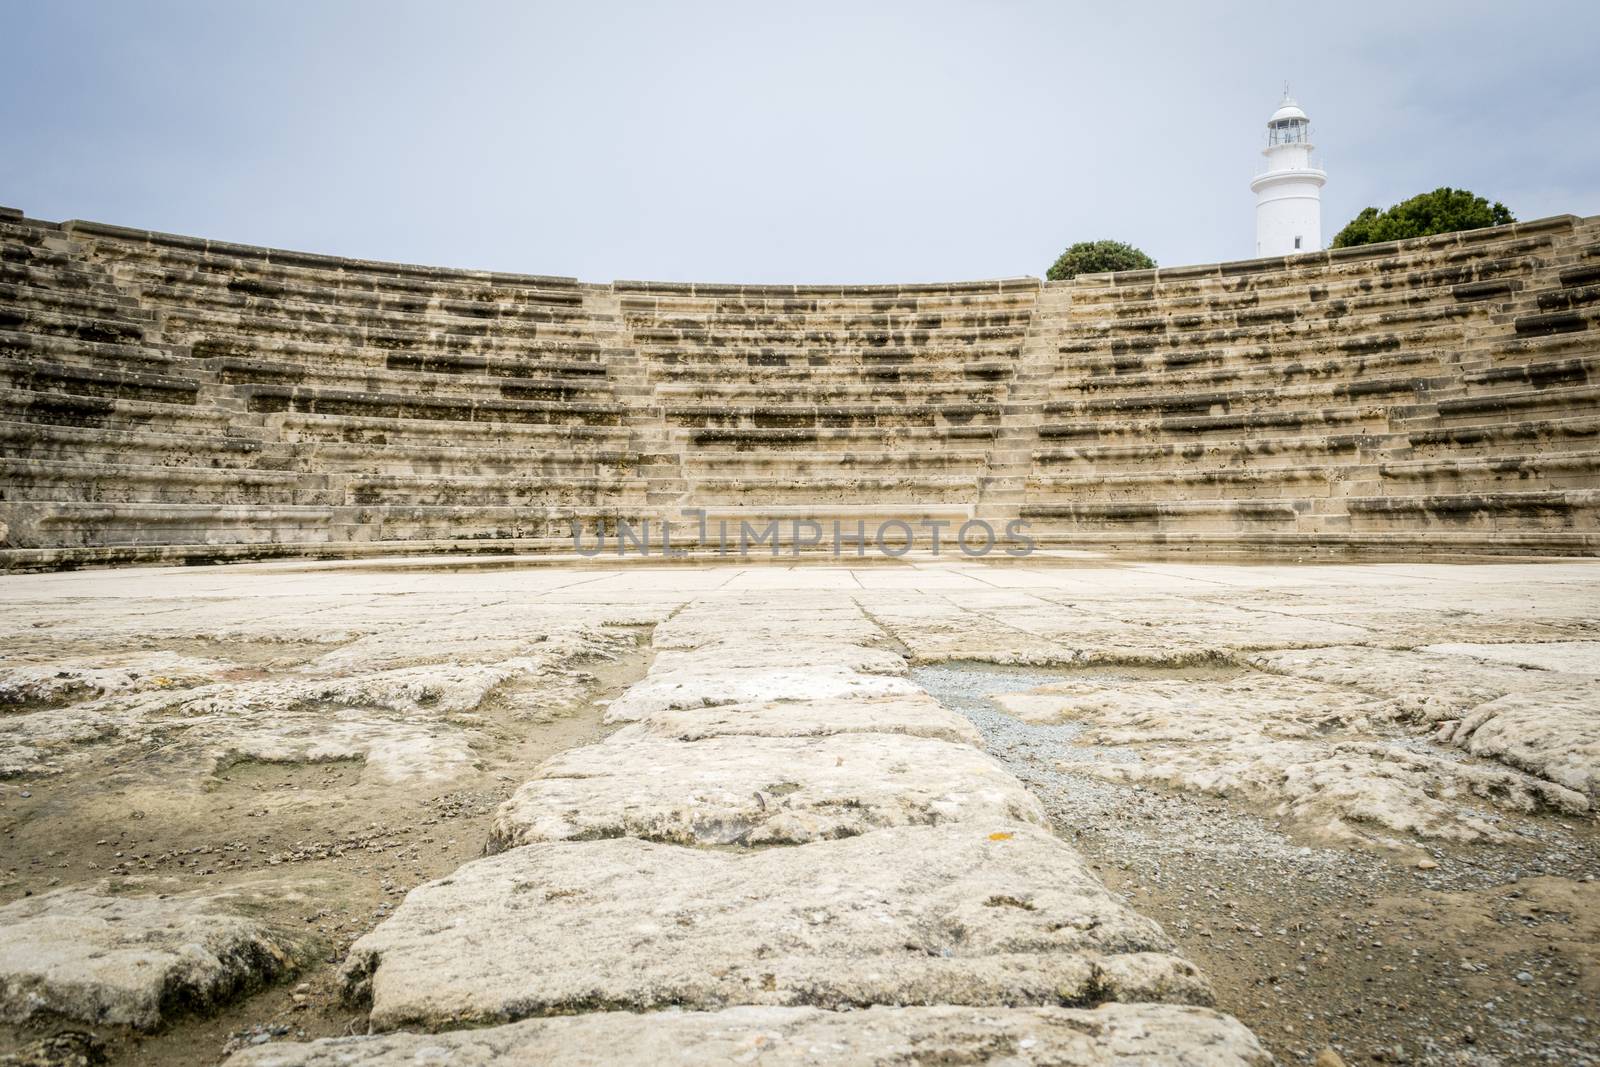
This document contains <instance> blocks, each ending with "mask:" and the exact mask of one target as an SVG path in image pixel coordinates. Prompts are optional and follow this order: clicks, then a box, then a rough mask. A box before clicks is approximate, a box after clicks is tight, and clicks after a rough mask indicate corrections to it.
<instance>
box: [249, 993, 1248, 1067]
mask: <svg viewBox="0 0 1600 1067" xmlns="http://www.w3.org/2000/svg"><path fill="white" fill-rule="evenodd" d="M1271 1062H1272V1059H1271V1057H1270V1056H1268V1055H1267V1054H1266V1053H1265V1052H1264V1051H1262V1049H1261V1046H1260V1044H1258V1043H1257V1041H1256V1039H1255V1037H1254V1036H1253V1035H1252V1034H1251V1033H1250V1031H1249V1030H1247V1029H1245V1028H1244V1026H1242V1025H1241V1024H1240V1023H1239V1022H1238V1021H1237V1020H1236V1019H1233V1018H1231V1017H1230V1016H1227V1015H1222V1014H1219V1013H1217V1012H1214V1011H1211V1010H1209V1009H1207V1008H1195V1007H1183V1006H1178V1005H1171V1004H1103V1005H1101V1006H1100V1007H1098V1008H1093V1009H1082V1008H967V1007H952V1006H938V1007H911V1008H884V1007H875V1008H870V1009H868V1010H865V1011H851V1012H834V1011H823V1010H819V1009H817V1008H784V1007H740V1008H728V1009H725V1010H723V1011H717V1012H657V1013H650V1014H636V1013H633V1012H598V1013H593V1014H588V1015H570V1016H563V1017H559V1018H551V1019H527V1020H524V1021H522V1022H517V1023H508V1024H506V1025H504V1026H495V1027H489V1028H486V1029H479V1030H458V1031H452V1032H449V1033H443V1034H405V1033H399V1034H376V1035H372V1036H363V1037H344V1038H331V1039H328V1040H323V1041H314V1042H308V1043H304V1044H296V1043H280V1044H269V1045H262V1046H259V1047H257V1048H252V1049H247V1050H245V1051H244V1052H240V1053H238V1054H237V1055H235V1056H233V1057H232V1058H231V1059H229V1060H228V1061H227V1067H419V1065H423V1064H451V1065H452V1067H484V1065H488V1064H506V1065H510V1067H609V1065H616V1067H656V1065H658V1064H660V1065H673V1064H678V1065H682V1067H691V1065H696V1067H698V1065H721V1064H751V1063H759V1064H762V1065H764V1067H789V1065H793V1067H801V1065H817V1064H840V1065H852V1067H854V1065H861V1067H866V1065H872V1067H891V1065H904V1067H913V1065H922V1064H994V1065H996V1067H999V1065H1002V1064H1003V1065H1006V1067H1266V1065H1267V1064H1269V1063H1271Z"/></svg>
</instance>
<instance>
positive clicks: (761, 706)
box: [612, 692, 983, 746]
mask: <svg viewBox="0 0 1600 1067" xmlns="http://www.w3.org/2000/svg"><path fill="white" fill-rule="evenodd" d="M852 733H872V734H908V735H910V736H913V737H932V738H937V739H939V740H941V741H954V742H959V743H962V744H969V745H974V746H981V745H982V743H983V742H982V738H981V737H979V735H978V730H977V728H976V727H974V726H973V725H972V722H971V720H969V719H968V718H967V717H966V716H964V715H961V714H959V713H957V712H954V711H951V710H950V709H949V708H947V707H945V706H944V705H943V704H941V703H939V702H938V701H937V700H935V699H934V698H933V697H931V696H929V695H928V694H927V693H921V692H919V693H908V694H906V695H904V696H895V697H878V698H875V699H872V698H869V699H865V700H763V701H756V702H754V703H744V704H717V705H714V706H712V707H709V708H671V709H667V710H664V711H657V712H652V713H651V714H649V715H647V716H645V717H644V718H643V719H641V720H640V721H639V722H637V723H634V724H632V725H629V726H624V727H622V728H621V729H619V730H618V731H617V732H616V733H615V734H613V735H612V736H613V737H614V738H616V739H619V740H620V739H624V738H628V737H635V736H648V737H658V738H670V739H673V740H677V741H699V740H702V739H704V738H707V737H733V736H751V737H829V736H833V735H836V734H852Z"/></svg>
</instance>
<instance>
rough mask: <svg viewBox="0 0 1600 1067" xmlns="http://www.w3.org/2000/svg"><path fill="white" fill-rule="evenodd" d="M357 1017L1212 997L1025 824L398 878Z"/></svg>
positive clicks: (1160, 940)
mask: <svg viewBox="0 0 1600 1067" xmlns="http://www.w3.org/2000/svg"><path fill="white" fill-rule="evenodd" d="M345 978H346V982H347V985H348V988H349V989H350V991H351V995H352V996H353V997H355V998H357V999H362V998H370V1003H371V1018H372V1024H373V1025H374V1026H375V1027H376V1028H377V1029H379V1030H390V1029H394V1028H397V1027H402V1026H423V1027H427V1028H440V1027H447V1026H454V1025H462V1024H469V1023H484V1022H497V1021H510V1020H515V1019H518V1018H523V1017H527V1016H533V1015H544V1014H554V1013H563V1012H573V1011H594V1010H605V1009H627V1010H635V1011H643V1010H650V1009H656V1008H662V1007H668V1006H672V1007H682V1008H697V1009H698V1008H720V1007H724V1006H730V1005H735V1004H788V1005H810V1006H818V1007H832V1008H839V1007H845V1006H864V1005H868V1004H902V1005H904V1004H926V1003H945V1004H969V1005H1022V1004H1067V1005H1072V1004H1086V1005H1089V1004H1095V1003H1099V1002H1102V1001H1108V1000H1119V1001H1146V1000H1148V1001H1172V1002H1178V1003H1207V1002H1208V999H1209V992H1208V988H1207V986H1206V984H1205V982H1204V980H1203V979H1202V978H1201V977H1200V976H1199V974H1198V973H1197V971H1196V970H1195V968H1194V966H1193V965H1192V964H1190V963H1188V962H1187V961H1185V960H1183V959H1181V958H1179V957H1178V956H1176V955H1174V954H1173V947H1172V943H1171V942H1170V941H1169V940H1168V939H1167V937H1166V935H1165V933H1163V932H1162V930H1161V928H1160V927H1159V926H1158V925H1156V924H1155V923H1154V922H1152V921H1150V920H1149V919H1146V918H1143V917H1141V916H1139V915H1137V914H1135V913H1134V912H1133V911H1132V910H1130V909H1129V908H1128V907H1127V906H1126V905H1125V904H1123V903H1122V902H1121V901H1120V900H1119V899H1118V898H1117V897H1115V896H1113V895H1112V894H1111V893H1110V892H1109V891H1107V890H1106V888H1105V887H1104V886H1103V885H1102V884H1101V883H1100V881H1099V880H1098V879H1097V878H1096V877H1095V876H1094V874H1093V873H1092V872H1091V871H1090V870H1089V868H1088V866H1087V865H1086V864H1085V862H1084V861H1083V859H1082V858H1080V857H1079V856H1078V854H1077V853H1076V852H1074V851H1073V850H1072V849H1071V848H1069V847H1068V846H1066V845H1065V844H1063V843H1062V842H1061V841H1059V840H1057V839H1056V838H1055V837H1053V836H1052V835H1051V834H1049V833H1048V832H1046V831H1044V830H1041V829H1039V828H1037V827H1034V826H1031V825H1029V824H1026V823H1018V822H1001V821H996V822H992V823H987V824H986V823H977V822H972V823H968V822H962V823H951V824H947V825H943V826H933V827H909V828H896V829H886V830H878V831H875V832H873V833H869V834H864V835H862V836H860V837H853V838H848V839H845V840H842V841H822V842H816V843H813V844H808V845H798V846H793V847H777V848H767V849H760V850H756V851H753V852H744V853H730V852H721V851H705V850H700V849H688V848H683V847H680V846H674V845H662V844H655V843H650V842H643V841H637V840H633V839H627V838H624V839H617V840H609V841H592V842H570V841H569V842H559V843H555V844H537V845H527V846H524V847H521V848H514V849H511V850H510V851H508V852H504V853H501V854H500V855H498V856H492V857H489V858H487V859H483V860H478V861H475V862H473V863H469V864H467V865H465V866H463V867H461V868H460V869H459V870H457V871H456V872H455V873H454V874H453V875H451V876H450V877H448V878H444V879H441V880H439V881H436V882H433V883H429V884H427V885H424V886H420V887H418V888H417V889H415V890H413V891H412V892H411V893H410V894H409V895H408V896H407V897H406V899H405V901H404V903H402V904H401V906H400V908H399V909H398V910H397V911H396V912H395V914H394V916H393V917H392V918H390V919H389V920H387V921H386V922H384V923H383V924H382V925H380V926H379V927H378V928H377V929H376V930H374V931H373V932H372V933H370V934H368V935H366V936H365V937H363V938H361V939H360V940H359V941H357V942H356V943H355V944H354V945H353V946H352V947H351V950H350V955H349V959H348V961H347V963H346V965H345Z"/></svg>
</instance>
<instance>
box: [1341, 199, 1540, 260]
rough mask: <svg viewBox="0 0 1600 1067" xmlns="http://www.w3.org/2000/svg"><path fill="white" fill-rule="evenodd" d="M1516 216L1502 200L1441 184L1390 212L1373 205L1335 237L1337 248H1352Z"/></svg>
mask: <svg viewBox="0 0 1600 1067" xmlns="http://www.w3.org/2000/svg"><path fill="white" fill-rule="evenodd" d="M1516 221H1517V220H1516V218H1515V217H1513V216H1512V214H1511V212H1510V211H1508V210H1507V209H1506V206H1505V205H1504V204H1502V203H1499V202H1498V201H1497V202H1495V203H1494V204H1490V203H1489V201H1487V200H1485V199H1484V198H1483V197H1481V196H1476V195H1474V194H1473V193H1470V192H1468V191H1467V190H1465V189H1452V188H1450V187H1449V186H1448V185H1445V186H1441V187H1440V188H1438V189H1435V190H1434V191H1433V192H1431V193H1421V194H1419V195H1417V196H1413V197H1412V198H1411V199H1410V200H1402V201H1401V202H1400V203H1398V204H1396V205H1394V207H1391V208H1390V209H1389V210H1388V211H1379V210H1378V209H1377V208H1375V207H1369V208H1367V209H1365V210H1364V211H1362V212H1361V214H1359V215H1357V216H1356V217H1355V218H1353V219H1351V220H1350V224H1349V225H1348V226H1346V227H1345V228H1344V229H1342V230H1340V231H1339V234H1338V236H1337V237H1335V238H1334V239H1333V247H1335V248H1350V247H1352V246H1354V245H1370V244H1373V243H1375V242H1377V241H1403V240H1405V239H1406V238H1408V237H1427V236H1428V235H1429V234H1434V233H1455V232H1456V231H1457V230H1477V229H1482V228H1483V227H1485V226H1503V225H1505V224H1506V223H1508V222H1516Z"/></svg>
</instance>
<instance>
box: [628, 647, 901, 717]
mask: <svg viewBox="0 0 1600 1067" xmlns="http://www.w3.org/2000/svg"><path fill="white" fill-rule="evenodd" d="M921 691H922V690H921V689H920V688H918V687H917V686H916V685H914V684H913V683H911V682H909V681H907V680H906V679H904V678H898V677H894V676H892V675H882V674H863V673H862V672H860V671H857V670H853V669H851V668H849V667H842V666H838V665H836V664H834V663H832V662H828V661H824V662H820V663H817V662H812V663H810V664H806V662H805V661H795V663H794V665H793V666H775V667H727V668H724V667H718V666H716V659H715V657H714V656H710V655H706V656H701V657H699V658H697V659H696V660H694V661H693V662H692V663H691V662H688V661H680V666H679V667H678V668H677V669H674V670H672V671H655V670H652V671H651V672H650V675H649V677H647V678H646V679H644V681H642V682H639V683H638V684H637V685H635V686H633V687H632V688H631V689H629V690H628V691H627V693H625V694H623V695H622V696H621V697H620V698H618V699H617V700H616V701H615V702H613V703H612V704H611V706H610V707H609V708H607V709H606V722H608V723H615V722H632V721H634V720H637V719H642V718H644V717H645V716H647V715H652V714H655V713H656V712H659V711H670V710H674V709H681V708H702V707H715V706H716V705H719V704H746V703H754V702H761V701H772V700H866V699H871V698H875V697H899V696H914V695H916V694H917V693H920V692H921Z"/></svg>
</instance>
